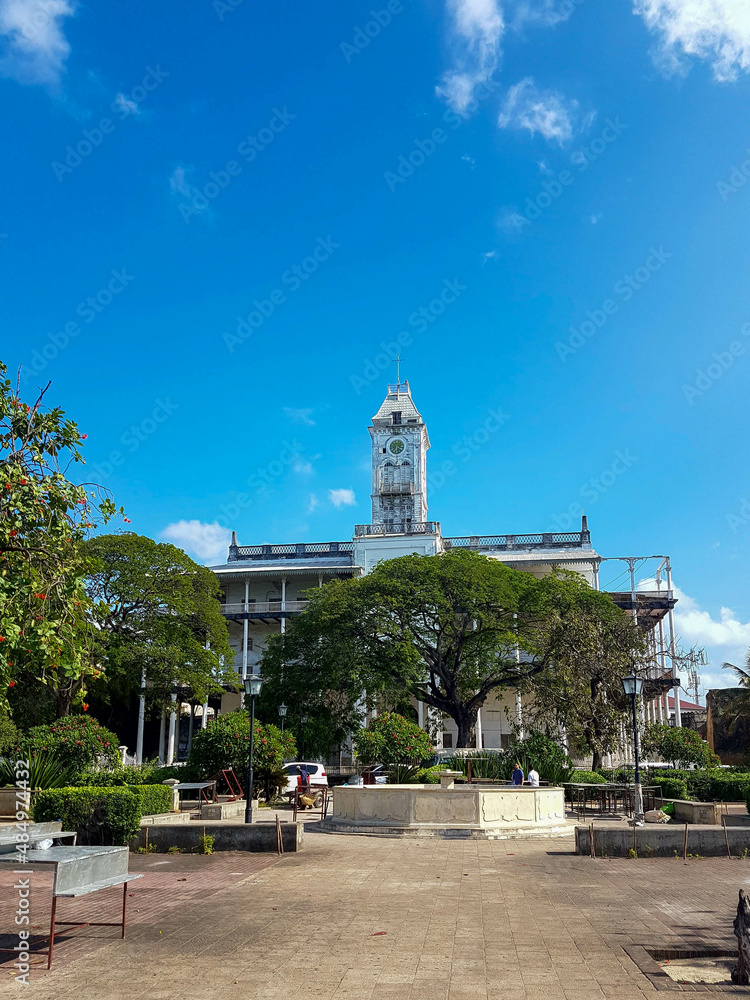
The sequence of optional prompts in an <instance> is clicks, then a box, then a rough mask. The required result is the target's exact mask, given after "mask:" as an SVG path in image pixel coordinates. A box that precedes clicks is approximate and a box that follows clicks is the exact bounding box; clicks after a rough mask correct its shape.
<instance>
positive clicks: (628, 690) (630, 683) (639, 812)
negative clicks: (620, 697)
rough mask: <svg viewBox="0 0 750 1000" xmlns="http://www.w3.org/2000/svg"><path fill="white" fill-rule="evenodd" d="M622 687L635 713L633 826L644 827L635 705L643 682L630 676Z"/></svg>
mask: <svg viewBox="0 0 750 1000" xmlns="http://www.w3.org/2000/svg"><path fill="white" fill-rule="evenodd" d="M622 687H623V690H624V692H625V694H626V695H628V696H629V697H630V706H631V709H632V712H633V755H634V757H635V775H634V779H635V780H634V782H633V790H634V792H635V804H634V809H633V826H643V825H644V823H645V820H644V818H643V789H642V787H641V762H640V740H639V737H638V710H637V708H636V703H635V702H636V698H637V697H638V695H639V694H640V693H641V691H642V690H643V680H642V679H641V678H640V677H637V676H636V675H635V674H634V673H633V674H629V675H628V676H627V677H623V678H622Z"/></svg>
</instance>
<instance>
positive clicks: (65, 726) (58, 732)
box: [17, 715, 122, 775]
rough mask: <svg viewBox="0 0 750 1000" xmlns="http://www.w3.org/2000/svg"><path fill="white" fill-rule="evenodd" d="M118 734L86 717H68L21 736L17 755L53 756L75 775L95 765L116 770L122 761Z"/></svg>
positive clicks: (26, 756) (25, 756)
mask: <svg viewBox="0 0 750 1000" xmlns="http://www.w3.org/2000/svg"><path fill="white" fill-rule="evenodd" d="M119 742H120V741H119V738H118V736H117V733H113V732H111V731H110V730H109V729H105V728H104V726H100V725H99V723H98V722H97V721H96V719H92V718H91V717H90V716H88V715H69V716H66V717H65V718H64V719H57V721H56V722H53V723H51V725H49V726H34V728H33V729H30V730H29V731H28V733H25V734H22V736H21V740H20V742H19V746H18V748H17V752H18V754H19V756H20V757H21V758H22V759H23V758H26V759H28V758H32V757H36V756H38V755H39V754H45V753H53V754H54V755H55V756H56V757H58V758H59V759H60V761H61V763H62V765H63V767H65V768H68V767H70V768H72V769H73V771H74V772H75V774H77V775H78V774H82V773H83V772H84V771H86V770H89V769H93V768H95V767H96V766H97V765H103V766H104V767H110V768H113V769H115V770H116V769H118V768H120V767H121V766H122V758H121V757H120V751H119V750H118V744H119Z"/></svg>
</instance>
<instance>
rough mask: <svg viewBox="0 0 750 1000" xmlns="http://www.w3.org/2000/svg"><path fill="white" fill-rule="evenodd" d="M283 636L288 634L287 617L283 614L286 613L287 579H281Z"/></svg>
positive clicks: (283, 577)
mask: <svg viewBox="0 0 750 1000" xmlns="http://www.w3.org/2000/svg"><path fill="white" fill-rule="evenodd" d="M281 611H282V615H281V634H282V635H283V634H284V633H285V632H286V616H285V615H284V614H283V612H284V611H286V577H285V576H282V578H281Z"/></svg>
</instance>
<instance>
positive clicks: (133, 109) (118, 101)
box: [114, 94, 179, 169]
mask: <svg viewBox="0 0 750 1000" xmlns="http://www.w3.org/2000/svg"><path fill="white" fill-rule="evenodd" d="M114 105H115V107H116V108H117V110H118V111H122V112H123V113H124V115H137V114H139V109H138V103H137V101H134V100H132V99H131V98H130V97H126V96H125V94H118V95H117V97H116V98H115V100H114ZM124 115H123V116H124ZM178 169H179V168H178Z"/></svg>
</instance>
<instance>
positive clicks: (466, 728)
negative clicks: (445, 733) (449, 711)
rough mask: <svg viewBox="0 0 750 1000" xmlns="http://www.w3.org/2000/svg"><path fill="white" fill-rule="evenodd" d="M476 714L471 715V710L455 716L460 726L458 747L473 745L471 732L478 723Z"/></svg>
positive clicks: (455, 720) (457, 740) (457, 738)
mask: <svg viewBox="0 0 750 1000" xmlns="http://www.w3.org/2000/svg"><path fill="white" fill-rule="evenodd" d="M476 718H477V717H476V715H474V716H473V718H472V716H471V714H470V713H469V712H466V713H462V714H461V715H459V716H458V718H456V717H455V716H454V722H455V723H456V726H457V727H458V736H457V737H456V747H470V746H471V742H470V741H471V732H472V729H473V728H474V725H475V724H476Z"/></svg>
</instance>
